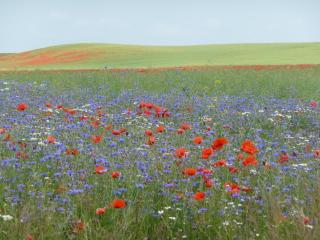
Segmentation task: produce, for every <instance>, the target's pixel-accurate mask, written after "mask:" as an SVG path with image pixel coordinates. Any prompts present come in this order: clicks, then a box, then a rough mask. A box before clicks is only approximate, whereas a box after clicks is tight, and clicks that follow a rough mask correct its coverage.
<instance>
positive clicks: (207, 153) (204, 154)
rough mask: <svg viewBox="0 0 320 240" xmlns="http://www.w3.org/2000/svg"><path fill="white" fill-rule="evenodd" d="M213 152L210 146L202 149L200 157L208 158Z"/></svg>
mask: <svg viewBox="0 0 320 240" xmlns="http://www.w3.org/2000/svg"><path fill="white" fill-rule="evenodd" d="M212 154H213V150H212V148H204V149H202V159H208V158H209V157H211V155H212Z"/></svg>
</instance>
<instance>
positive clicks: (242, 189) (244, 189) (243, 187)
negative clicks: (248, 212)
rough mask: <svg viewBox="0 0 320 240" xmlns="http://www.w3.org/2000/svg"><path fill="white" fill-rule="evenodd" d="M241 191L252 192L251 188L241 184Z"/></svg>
mask: <svg viewBox="0 0 320 240" xmlns="http://www.w3.org/2000/svg"><path fill="white" fill-rule="evenodd" d="M241 191H244V192H246V193H250V192H252V188H250V187H246V186H242V187H241Z"/></svg>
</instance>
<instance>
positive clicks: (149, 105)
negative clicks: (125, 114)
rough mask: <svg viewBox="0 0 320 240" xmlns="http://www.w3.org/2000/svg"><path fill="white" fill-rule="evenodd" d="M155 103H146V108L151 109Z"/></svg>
mask: <svg viewBox="0 0 320 240" xmlns="http://www.w3.org/2000/svg"><path fill="white" fill-rule="evenodd" d="M154 106H155V105H153V104H152V103H146V108H149V109H151V108H153V107H154Z"/></svg>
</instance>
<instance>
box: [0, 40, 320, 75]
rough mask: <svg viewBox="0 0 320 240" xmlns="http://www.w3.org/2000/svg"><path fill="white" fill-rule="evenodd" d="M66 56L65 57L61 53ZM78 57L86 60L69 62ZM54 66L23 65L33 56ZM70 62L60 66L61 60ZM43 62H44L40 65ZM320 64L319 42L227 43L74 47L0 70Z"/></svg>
mask: <svg viewBox="0 0 320 240" xmlns="http://www.w3.org/2000/svg"><path fill="white" fill-rule="evenodd" d="M66 52H67V53H69V54H70V55H68V56H65V55H63V54H65V53H66ZM78 54H80V55H81V54H87V55H88V58H87V59H82V60H79V61H74V60H72V59H73V57H74V58H77V57H76V56H77V55H78ZM39 56H45V57H49V58H51V59H55V62H54V63H50V64H40V65H26V64H25V63H26V62H28V61H30V60H31V59H34V57H39ZM65 60H67V61H71V62H64V63H59V62H60V61H65ZM42 63H43V62H42ZM274 64H320V43H274V44H226V45H218V44H217V45H198V46H138V45H114V44H73V45H61V46H53V47H48V48H43V49H37V50H33V51H29V52H25V53H18V54H11V55H8V56H2V57H1V56H0V70H13V69H16V70H23V69H28V70H34V69H48V70H52V69H101V68H103V67H105V66H107V67H109V68H142V67H143V68H153V67H170V66H186V65H187V66H198V65H274Z"/></svg>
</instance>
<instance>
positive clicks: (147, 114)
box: [143, 109, 151, 117]
mask: <svg viewBox="0 0 320 240" xmlns="http://www.w3.org/2000/svg"><path fill="white" fill-rule="evenodd" d="M143 113H144V115H146V116H147V117H149V116H150V115H151V111H149V110H147V109H146V110H144V111H143Z"/></svg>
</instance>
